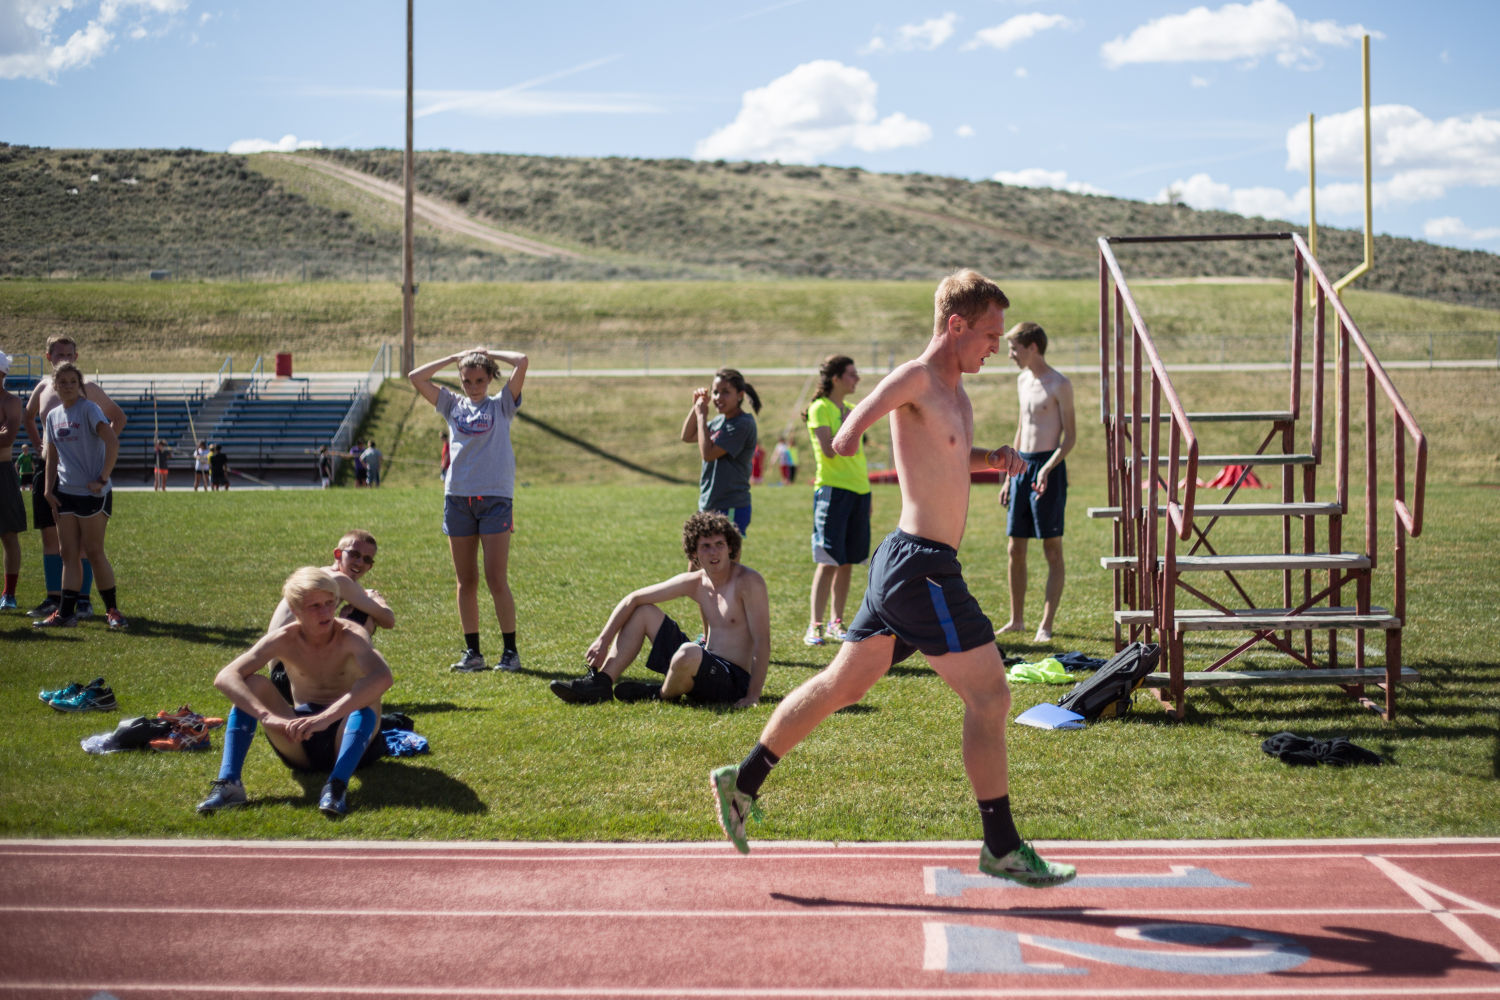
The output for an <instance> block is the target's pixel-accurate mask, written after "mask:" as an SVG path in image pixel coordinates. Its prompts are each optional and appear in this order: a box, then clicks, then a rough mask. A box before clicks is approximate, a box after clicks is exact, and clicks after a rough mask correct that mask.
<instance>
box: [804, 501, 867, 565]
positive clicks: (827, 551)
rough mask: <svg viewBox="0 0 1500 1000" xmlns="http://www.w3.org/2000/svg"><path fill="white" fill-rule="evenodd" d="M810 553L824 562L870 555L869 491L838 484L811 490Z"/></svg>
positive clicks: (856, 559)
mask: <svg viewBox="0 0 1500 1000" xmlns="http://www.w3.org/2000/svg"><path fill="white" fill-rule="evenodd" d="M812 555H813V562H815V563H820V564H822V565H825V566H848V565H852V564H854V563H862V562H864V561H865V560H866V559H868V558H870V494H868V493H855V492H854V491H853V490H846V489H843V488H841V487H838V486H819V487H818V488H817V489H815V490H813V530H812Z"/></svg>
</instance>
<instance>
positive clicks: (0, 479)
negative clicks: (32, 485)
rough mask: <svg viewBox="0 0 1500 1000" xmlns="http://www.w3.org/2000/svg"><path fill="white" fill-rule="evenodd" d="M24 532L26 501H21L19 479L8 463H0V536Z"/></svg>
mask: <svg viewBox="0 0 1500 1000" xmlns="http://www.w3.org/2000/svg"><path fill="white" fill-rule="evenodd" d="M25 530H26V501H25V500H23V499H21V477H20V476H18V475H16V467H15V466H14V465H12V464H11V463H10V462H0V535H9V534H10V533H11V532H21V531H25Z"/></svg>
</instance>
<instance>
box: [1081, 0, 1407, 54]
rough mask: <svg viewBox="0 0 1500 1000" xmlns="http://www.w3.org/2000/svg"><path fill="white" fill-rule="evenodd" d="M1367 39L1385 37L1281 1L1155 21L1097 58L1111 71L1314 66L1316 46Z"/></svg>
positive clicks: (1114, 43)
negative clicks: (1269, 62)
mask: <svg viewBox="0 0 1500 1000" xmlns="http://www.w3.org/2000/svg"><path fill="white" fill-rule="evenodd" d="M1366 34H1368V35H1371V36H1373V37H1375V38H1384V37H1385V36H1384V35H1382V34H1380V33H1379V32H1372V31H1370V30H1369V29H1367V28H1365V27H1363V26H1362V25H1358V24H1349V25H1341V24H1335V23H1334V22H1333V21H1304V20H1301V19H1300V18H1298V17H1297V15H1296V14H1294V13H1293V12H1292V9H1291V8H1290V7H1288V6H1287V5H1286V4H1284V3H1282V2H1281V0H1253V2H1252V3H1248V4H1241V3H1229V4H1225V5H1224V6H1222V7H1220V8H1219V9H1217V10H1209V9H1208V8H1207V7H1194V8H1193V9H1192V10H1190V11H1188V12H1187V13H1185V14H1169V15H1167V16H1166V17H1159V18H1157V19H1156V20H1154V21H1148V22H1147V23H1145V24H1143V25H1141V26H1140V27H1138V28H1136V29H1135V30H1134V31H1132V32H1131V33H1130V35H1129V37H1121V38H1116V39H1114V40H1113V41H1110V42H1105V43H1104V45H1102V46H1101V47H1100V50H1099V54H1100V55H1101V56H1102V57H1103V59H1104V65H1106V66H1108V67H1109V68H1110V69H1117V68H1119V67H1120V66H1124V65H1126V64H1128V63H1165V62H1232V61H1243V62H1247V63H1252V64H1253V63H1255V62H1257V61H1259V60H1260V59H1262V58H1265V57H1267V56H1274V57H1275V59H1276V61H1277V62H1279V63H1281V64H1282V65H1283V66H1305V65H1315V64H1316V61H1317V47H1318V46H1326V45H1337V46H1343V45H1348V44H1350V43H1352V42H1355V41H1358V40H1359V38H1360V36H1361V35H1366Z"/></svg>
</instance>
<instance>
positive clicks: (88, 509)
mask: <svg viewBox="0 0 1500 1000" xmlns="http://www.w3.org/2000/svg"><path fill="white" fill-rule="evenodd" d="M114 501H115V491H114V490H105V491H104V492H103V493H101V494H99V495H97V496H96V495H94V494H93V493H88V494H85V495H83V496H79V495H78V494H77V493H59V494H58V495H57V514H58V516H59V517H61V516H62V515H63V514H72V515H73V516H74V517H94V516H96V515H99V514H103V515H104V516H105V517H109V516H110V515H111V514H113V513H114V512H115V502H114Z"/></svg>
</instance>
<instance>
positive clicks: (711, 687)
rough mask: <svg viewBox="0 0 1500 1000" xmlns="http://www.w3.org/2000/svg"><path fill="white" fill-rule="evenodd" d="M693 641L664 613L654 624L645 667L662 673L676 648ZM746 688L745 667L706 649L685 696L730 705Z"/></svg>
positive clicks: (742, 695) (696, 700)
mask: <svg viewBox="0 0 1500 1000" xmlns="http://www.w3.org/2000/svg"><path fill="white" fill-rule="evenodd" d="M692 641H693V640H691V639H689V638H688V637H687V634H686V633H685V632H683V631H682V627H681V626H679V625H678V624H677V623H676V622H675V621H673V620H672V617H671V616H670V615H663V616H662V620H661V625H660V626H658V627H657V629H656V635H655V636H654V637H653V638H652V640H651V652H650V654H649V655H648V656H647V657H646V668H647V669H648V670H654V671H656V672H657V673H659V674H665V673H666V672H667V668H668V667H669V666H671V665H672V657H673V656H675V655H677V650H679V649H681V648H682V646H683V644H684V643H688V644H691V643H692ZM749 690H750V674H749V673H748V672H747V671H746V670H745V668H744V667H741V666H740V665H739V664H737V663H731V662H730V661H728V660H726V659H724V657H722V656H720V655H718V654H717V653H710V652H709V651H708V650H706V649H705V650H704V651H703V659H702V660H700V661H699V662H698V672H697V673H696V674H695V675H694V676H693V689H692V690H691V691H689V692H688V693H687V699H688V701H691V702H696V703H699V704H719V703H722V704H725V705H732V704H734V703H735V702H737V701H739V700H740V699H741V698H743V697H745V695H746V694H747V693H748V692H749Z"/></svg>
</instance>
